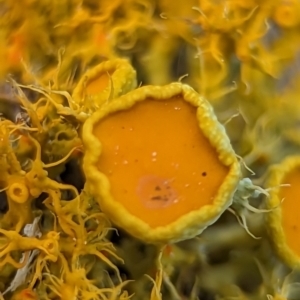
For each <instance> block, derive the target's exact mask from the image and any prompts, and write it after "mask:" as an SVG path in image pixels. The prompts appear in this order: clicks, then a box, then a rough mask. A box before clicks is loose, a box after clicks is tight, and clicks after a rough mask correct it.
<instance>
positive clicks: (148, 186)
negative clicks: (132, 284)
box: [83, 83, 240, 243]
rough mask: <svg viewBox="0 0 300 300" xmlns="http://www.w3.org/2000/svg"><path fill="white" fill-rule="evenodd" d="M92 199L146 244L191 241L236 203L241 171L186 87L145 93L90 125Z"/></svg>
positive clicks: (105, 110)
mask: <svg viewBox="0 0 300 300" xmlns="http://www.w3.org/2000/svg"><path fill="white" fill-rule="evenodd" d="M83 141H84V145H85V148H86V151H85V157H84V171H85V175H86V178H87V184H88V187H89V189H90V191H91V193H92V194H93V195H94V196H95V197H96V199H97V200H98V201H99V203H100V206H101V208H102V210H103V211H104V212H105V213H106V214H107V215H108V216H109V217H110V219H111V220H112V221H113V222H114V223H115V224H116V225H118V226H120V227H122V228H123V229H125V230H127V231H128V232H129V233H131V234H132V235H134V236H136V237H138V238H140V239H143V240H144V241H147V242H153V243H159V242H170V241H171V242H173V241H178V240H183V239H187V238H191V237H193V236H195V235H197V234H199V233H201V232H202V231H203V230H204V229H205V228H206V227H207V226H208V225H210V224H211V223H214V222H215V221H216V220H217V218H218V217H219V216H220V215H221V214H222V212H223V211H224V210H225V209H226V208H227V207H228V206H229V205H230V204H231V203H232V195H233V193H234V191H235V190H236V187H237V184H238V182H239V179H240V165H239V162H238V160H237V158H236V156H235V153H234V151H233V150H232V148H231V145H230V142H229V139H228V137H227V136H226V133H225V130H224V127H223V126H222V125H221V124H219V123H218V121H217V119H216V117H215V115H214V113H213V111H212V108H211V106H210V104H209V103H208V102H207V101H206V100H205V99H203V98H202V97H201V96H200V95H199V94H197V93H196V92H195V91H194V90H193V89H192V88H190V87H189V86H187V85H183V84H180V83H173V84H170V85H167V86H163V87H156V86H145V87H142V88H139V89H137V90H134V91H132V92H130V93H128V94H126V95H124V96H121V97H120V98H118V99H115V100H113V101H112V102H110V103H107V104H105V105H103V106H102V107H101V108H100V109H99V110H98V111H96V112H95V113H94V114H93V115H92V116H91V117H90V118H89V119H88V120H87V121H86V123H85V125H84V127H83Z"/></svg>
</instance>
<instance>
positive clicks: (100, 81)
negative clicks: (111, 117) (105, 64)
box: [85, 72, 111, 95]
mask: <svg viewBox="0 0 300 300" xmlns="http://www.w3.org/2000/svg"><path fill="white" fill-rule="evenodd" d="M110 75H111V74H109V73H108V72H106V73H103V74H101V75H100V76H99V77H97V78H95V79H94V80H92V81H91V82H89V83H88V84H87V86H86V89H85V91H86V94H87V95H94V94H97V93H99V92H101V91H103V90H104V89H106V88H108V87H109V76H110Z"/></svg>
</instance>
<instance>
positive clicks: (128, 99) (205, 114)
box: [83, 83, 241, 243]
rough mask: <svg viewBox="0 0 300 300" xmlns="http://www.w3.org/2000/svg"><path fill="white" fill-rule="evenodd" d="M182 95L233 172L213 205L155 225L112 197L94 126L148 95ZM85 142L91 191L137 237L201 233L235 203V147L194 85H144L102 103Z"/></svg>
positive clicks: (168, 238)
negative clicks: (168, 222)
mask: <svg viewBox="0 0 300 300" xmlns="http://www.w3.org/2000/svg"><path fill="white" fill-rule="evenodd" d="M180 95H182V96H183V99H185V100H186V101H187V102H189V103H191V104H192V105H194V106H196V107H198V109H197V118H198V120H199V126H200V128H201V129H202V131H203V133H204V135H205V136H206V137H207V138H208V140H209V141H210V143H211V144H212V145H213V146H214V148H215V149H216V150H217V153H218V155H219V159H220V161H221V162H222V163H223V164H224V165H226V166H228V167H229V173H228V175H227V177H226V179H225V180H224V182H223V184H222V185H221V186H220V188H219V190H218V193H217V195H216V198H215V200H214V203H213V204H212V205H205V206H203V207H202V208H201V209H199V210H198V211H192V212H190V213H188V214H186V215H185V216H182V217H180V218H179V219H178V220H176V221H175V222H173V223H171V224H170V225H168V226H161V227H157V228H151V227H150V226H149V225H148V224H146V223H145V222H144V221H142V220H140V219H138V218H137V217H135V216H133V215H131V214H130V213H128V212H127V210H126V209H125V208H124V207H123V206H122V205H121V204H120V203H118V202H117V201H115V200H114V199H113V197H112V196H111V194H110V191H109V181H108V179H107V177H106V176H105V175H104V174H103V173H101V172H100V171H99V170H98V169H97V167H96V163H97V162H98V159H99V156H100V155H101V143H100V141H98V140H97V138H96V137H95V136H94V135H93V127H94V125H95V124H97V123H98V122H99V120H101V119H102V118H103V117H105V116H107V115H108V114H110V113H112V112H116V111H119V110H124V109H128V108H130V107H132V106H133V105H134V104H135V103H137V102H139V101H143V100H145V99H147V98H154V99H161V100H165V99H169V98H171V97H174V96H180ZM83 143H84V146H85V155H84V162H83V168H84V172H85V175H86V179H87V184H88V188H89V189H90V192H91V193H92V194H93V195H94V196H95V197H96V199H97V200H98V202H99V204H100V206H101V208H102V210H103V211H104V212H105V213H106V214H107V215H108V217H109V218H110V219H111V220H112V222H113V223H115V224H116V225H117V226H119V227H121V228H123V229H125V230H126V231H128V232H129V233H130V234H132V235H133V236H135V237H137V238H140V239H142V240H144V241H146V242H149V243H166V242H176V241H180V240H184V239H188V238H192V237H194V236H196V235H198V234H200V233H201V232H202V231H203V230H204V229H205V228H206V227H207V226H209V225H211V224H212V223H214V222H215V221H216V220H217V219H218V218H219V217H220V215H221V214H222V213H223V212H224V210H226V209H227V208H228V207H229V206H230V205H231V204H232V196H233V194H234V192H235V190H236V188H237V185H238V182H239V180H240V178H241V170H240V164H239V162H238V160H237V157H236V155H235V153H234V151H233V149H232V147H231V144H230V141H229V139H228V137H227V135H226V132H225V129H224V127H223V126H222V125H221V124H220V123H219V122H218V121H217V119H216V117H215V115H214V113H213V109H212V107H211V105H210V104H209V103H208V102H207V101H206V100H205V99H204V98H203V97H201V96H200V95H199V94H197V93H196V92H195V91H194V90H193V89H192V88H191V87H189V86H187V85H183V84H181V83H173V84H170V85H167V86H163V87H158V86H145V87H141V88H139V89H137V90H134V91H132V92H130V93H128V94H126V95H124V96H121V97H120V98H118V99H116V100H114V101H112V102H111V103H109V104H107V105H104V106H102V107H101V109H99V110H98V111H97V112H95V113H94V114H93V115H92V116H91V117H90V118H89V119H88V120H87V121H86V123H85V124H84V127H83ZM200 196H201V195H199V197H200Z"/></svg>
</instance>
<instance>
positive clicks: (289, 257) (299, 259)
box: [267, 156, 300, 268]
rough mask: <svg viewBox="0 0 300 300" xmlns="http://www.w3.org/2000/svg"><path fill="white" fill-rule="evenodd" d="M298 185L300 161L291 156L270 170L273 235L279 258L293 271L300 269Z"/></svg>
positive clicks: (269, 225) (271, 233)
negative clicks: (296, 268) (293, 269)
mask: <svg viewBox="0 0 300 300" xmlns="http://www.w3.org/2000/svg"><path fill="white" fill-rule="evenodd" d="M299 181H300V157H299V156H290V157H287V158H286V159H285V160H284V161H283V162H282V163H281V164H279V165H275V166H273V167H272V168H271V169H270V176H269V180H268V183H267V185H268V187H270V188H271V191H270V198H269V201H268V202H267V203H268V208H270V209H272V211H271V212H270V213H268V214H267V223H268V227H269V231H270V235H271V238H272V241H273V244H274V247H275V249H276V251H277V254H278V255H279V257H281V258H282V259H283V260H284V261H285V262H286V263H287V264H288V265H289V266H291V267H293V268H295V267H299V266H300V240H299V232H300V223H299V210H298V207H299V192H300V186H299Z"/></svg>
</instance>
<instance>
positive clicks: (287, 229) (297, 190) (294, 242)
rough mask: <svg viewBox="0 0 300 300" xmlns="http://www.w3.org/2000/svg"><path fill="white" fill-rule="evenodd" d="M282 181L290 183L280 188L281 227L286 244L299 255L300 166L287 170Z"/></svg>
mask: <svg viewBox="0 0 300 300" xmlns="http://www.w3.org/2000/svg"><path fill="white" fill-rule="evenodd" d="M282 183H287V184H290V186H285V187H282V188H281V191H280V198H281V199H284V201H283V202H282V204H281V207H282V208H281V211H282V227H283V231H284V233H285V236H286V242H287V245H288V246H289V247H290V248H291V249H292V250H293V251H294V252H295V253H296V254H297V255H298V256H300V212H299V208H300V168H296V169H294V170H293V171H291V172H289V173H288V174H287V175H286V176H285V178H284V180H283V182H282Z"/></svg>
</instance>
